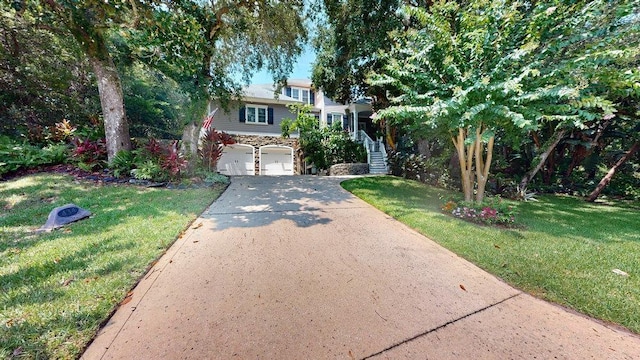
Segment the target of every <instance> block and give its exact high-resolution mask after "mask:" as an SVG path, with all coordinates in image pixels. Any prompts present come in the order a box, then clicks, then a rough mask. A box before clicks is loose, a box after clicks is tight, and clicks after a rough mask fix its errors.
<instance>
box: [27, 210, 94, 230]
mask: <svg viewBox="0 0 640 360" xmlns="http://www.w3.org/2000/svg"><path fill="white" fill-rule="evenodd" d="M89 216H91V212H89V211H87V210H85V209H83V208H81V207H78V206H77V205H74V204H67V205H63V206H59V207H57V208H55V209H53V210H51V212H50V213H49V218H48V219H47V222H46V223H45V224H44V225H42V227H41V228H40V229H38V230H36V232H37V233H41V232H45V231H52V230H54V229H57V228H60V227H62V226H64V225H67V224H69V223H72V222H74V221H78V220H82V219H84V218H87V217H89Z"/></svg>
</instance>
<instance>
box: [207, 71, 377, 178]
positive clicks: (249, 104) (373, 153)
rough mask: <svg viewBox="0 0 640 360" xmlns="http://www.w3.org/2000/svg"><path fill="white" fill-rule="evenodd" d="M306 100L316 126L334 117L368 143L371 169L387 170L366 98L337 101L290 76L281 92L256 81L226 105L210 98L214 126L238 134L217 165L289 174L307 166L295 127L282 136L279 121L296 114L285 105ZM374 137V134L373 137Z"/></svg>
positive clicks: (231, 171) (233, 170)
mask: <svg viewBox="0 0 640 360" xmlns="http://www.w3.org/2000/svg"><path fill="white" fill-rule="evenodd" d="M291 104H308V105H311V107H312V110H311V111H312V113H313V114H315V116H316V118H317V119H318V121H319V123H320V126H330V125H332V124H333V123H335V122H338V123H340V124H342V125H341V126H342V127H343V129H345V130H346V131H348V132H349V133H350V134H351V136H352V137H353V138H354V139H356V140H358V141H361V142H363V143H364V144H365V146H367V149H368V153H369V157H368V158H369V162H370V168H371V170H372V172H378V173H386V171H387V168H386V164H385V160H386V154H385V153H384V146H380V144H381V141H380V139H376V133H377V132H378V131H377V128H376V125H375V124H374V123H373V122H372V120H371V115H372V109H371V103H370V101H367V100H366V99H361V100H359V101H356V102H354V103H351V104H340V103H337V102H335V101H333V100H331V99H329V98H328V97H326V96H325V95H324V93H323V92H322V90H321V89H315V88H314V87H313V85H312V83H311V81H310V80H305V79H298V80H289V81H288V82H287V86H285V87H283V88H282V89H281V91H280V92H277V91H276V88H275V87H274V85H273V84H254V85H249V86H247V87H245V88H244V89H243V98H242V102H241V103H236V104H232V105H231V106H229V107H228V108H227V109H226V110H224V109H223V108H222V107H221V106H220V104H218V103H217V102H215V101H212V102H210V103H209V108H208V110H209V114H210V115H212V116H213V122H212V127H213V128H215V129H217V130H221V131H224V132H226V133H228V134H230V135H233V137H234V138H235V139H236V142H237V144H235V145H231V146H227V147H226V148H225V150H224V154H223V156H222V158H221V159H220V161H219V162H218V170H219V171H220V172H221V173H223V174H227V175H293V174H304V173H307V172H308V171H309V169H308V168H307V166H305V164H304V162H303V161H302V159H301V158H300V151H299V148H298V142H297V137H298V134H297V133H292V134H291V138H289V139H285V138H283V137H282V136H281V128H280V124H281V123H282V120H284V119H294V118H295V114H293V113H291V112H290V111H289V109H288V107H287V106H288V105H291ZM374 139H375V140H374Z"/></svg>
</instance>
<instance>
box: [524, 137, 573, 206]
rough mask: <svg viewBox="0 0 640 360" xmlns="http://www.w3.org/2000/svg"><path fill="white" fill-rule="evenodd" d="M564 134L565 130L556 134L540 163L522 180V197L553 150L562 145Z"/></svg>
mask: <svg viewBox="0 0 640 360" xmlns="http://www.w3.org/2000/svg"><path fill="white" fill-rule="evenodd" d="M564 133H565V131H564V130H560V131H558V132H557V133H555V134H554V136H555V138H553V140H552V141H551V142H550V143H549V146H547V148H546V149H545V150H544V152H543V153H542V154H540V156H539V158H540V161H538V163H537V164H536V166H534V167H533V169H531V170H529V172H527V173H526V174H525V175H524V177H523V178H522V180H520V185H519V187H518V192H519V193H520V195H524V192H525V190H526V188H527V185H528V184H529V182H530V181H531V179H533V177H534V176H536V174H537V173H538V171H540V169H542V166H543V165H544V164H545V162H546V161H547V158H548V157H549V154H551V152H552V151H553V149H555V148H556V146H558V143H560V140H562V138H563V137H564Z"/></svg>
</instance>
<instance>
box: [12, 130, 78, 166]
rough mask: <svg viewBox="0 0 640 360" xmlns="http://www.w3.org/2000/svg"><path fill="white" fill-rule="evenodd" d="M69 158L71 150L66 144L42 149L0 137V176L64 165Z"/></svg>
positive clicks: (51, 145)
mask: <svg viewBox="0 0 640 360" xmlns="http://www.w3.org/2000/svg"><path fill="white" fill-rule="evenodd" d="M68 156H69V148H68V146H67V145H65V144H50V145H47V146H44V147H40V146H35V145H30V144H28V143H26V142H24V143H16V142H14V141H13V140H11V139H10V138H9V137H6V136H3V137H0V159H1V160H0V175H3V174H6V173H9V172H14V171H16V170H19V169H29V168H34V167H37V166H42V165H55V164H62V163H65V162H66V161H67V159H68Z"/></svg>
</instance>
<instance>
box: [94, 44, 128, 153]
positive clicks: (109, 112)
mask: <svg viewBox="0 0 640 360" xmlns="http://www.w3.org/2000/svg"><path fill="white" fill-rule="evenodd" d="M89 60H90V62H91V66H92V67H93V71H94V74H95V76H96V79H97V80H98V93H99V94H100V104H101V105H102V116H103V119H104V133H105V140H106V143H107V157H108V159H109V163H111V160H113V158H114V157H115V155H116V153H118V151H120V150H131V137H130V136H129V124H127V117H126V114H125V110H124V97H123V95H122V86H121V84H120V76H118V72H117V70H116V67H115V65H114V64H113V60H112V59H111V57H110V56H108V55H107V56H104V57H103V59H99V58H97V57H90V58H89Z"/></svg>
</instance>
